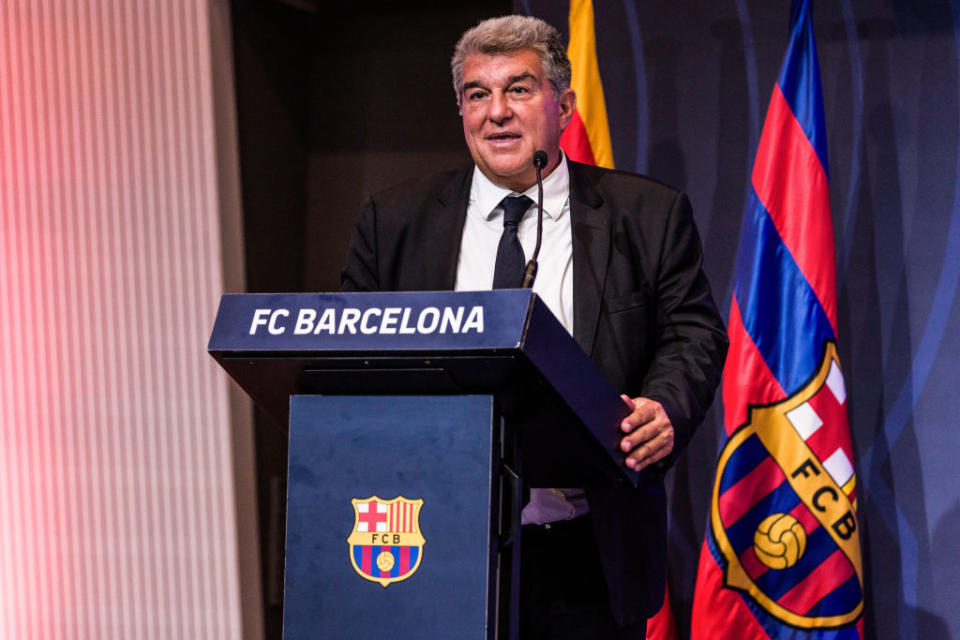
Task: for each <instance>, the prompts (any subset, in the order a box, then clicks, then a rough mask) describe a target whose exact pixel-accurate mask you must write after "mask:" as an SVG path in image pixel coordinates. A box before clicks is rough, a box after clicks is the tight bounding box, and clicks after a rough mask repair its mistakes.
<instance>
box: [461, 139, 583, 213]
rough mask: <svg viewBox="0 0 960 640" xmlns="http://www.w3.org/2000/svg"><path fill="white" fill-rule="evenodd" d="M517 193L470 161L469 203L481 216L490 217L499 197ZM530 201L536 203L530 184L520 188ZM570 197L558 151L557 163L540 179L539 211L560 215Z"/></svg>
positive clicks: (563, 159) (564, 164) (567, 173)
mask: <svg viewBox="0 0 960 640" xmlns="http://www.w3.org/2000/svg"><path fill="white" fill-rule="evenodd" d="M515 195H521V194H518V193H517V192H516V191H511V190H510V189H506V188H504V187H501V186H498V185H496V184H494V183H493V182H491V181H490V179H489V178H487V176H485V175H483V172H482V171H480V168H479V167H477V166H476V165H474V167H473V181H472V183H471V185H470V204H471V205H473V206H475V207H476V211H477V212H478V213H480V215H481V216H482V217H483V218H484V219H485V220H490V219H492V218H493V216H494V213H497V207H498V206H499V204H500V201H501V200H503V199H504V198H505V197H507V196H515ZM522 195H525V196H527V197H529V198H530V199H531V200H533V203H534V204H536V203H537V185H533V186H532V187H530V188H529V189H527V190H526V191H524V192H523V194H522ZM569 197H570V171H569V169H568V168H567V157H566V155H564V153H563V151H561V152H560V164H558V165H557V167H556V168H555V169H554V170H553V171H551V172H550V175H548V176H546V177H544V179H543V215H544V216H546V217H547V218H550V219H552V220H556V219H558V218H559V217H560V216H561V215H563V209H564V205H565V204H566V203H567V198H569Z"/></svg>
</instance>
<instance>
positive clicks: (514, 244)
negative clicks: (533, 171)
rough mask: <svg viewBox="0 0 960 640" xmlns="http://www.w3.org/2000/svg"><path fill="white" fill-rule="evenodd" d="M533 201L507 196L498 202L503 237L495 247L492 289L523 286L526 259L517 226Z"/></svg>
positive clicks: (522, 197) (524, 197)
mask: <svg viewBox="0 0 960 640" xmlns="http://www.w3.org/2000/svg"><path fill="white" fill-rule="evenodd" d="M531 204H533V200H531V199H530V198H528V197H527V196H507V197H506V198H504V199H503V200H501V201H500V206H502V207H503V235H501V236H500V245H499V246H498V247H497V264H496V266H495V267H494V269H493V288H494V289H516V288H519V287H520V285H521V284H523V272H524V269H525V268H526V266H527V259H526V258H525V257H524V255H523V247H522V246H520V238H518V237H517V225H519V224H520V220H521V219H523V214H524V213H526V212H527V209H529V208H530V205H531Z"/></svg>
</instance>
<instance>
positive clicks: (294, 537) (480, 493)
mask: <svg viewBox="0 0 960 640" xmlns="http://www.w3.org/2000/svg"><path fill="white" fill-rule="evenodd" d="M493 411H494V408H493V398H492V396H308V395H295V396H292V397H291V399H290V423H289V424H290V463H289V478H288V486H287V544H286V575H285V586H284V593H285V603H284V638H286V639H287V640H300V639H301V638H310V639H314V638H322V639H327V638H331V639H340V638H344V639H346V638H349V639H350V640H363V639H365V638H370V639H371V640H372V639H376V640H383V639H384V638H404V639H409V640H415V639H418V638H423V639H431V640H433V639H435V638H477V639H482V638H486V637H488V636H487V628H486V627H487V619H488V616H489V617H490V620H491V622H490V624H491V626H492V625H493V614H492V611H493V608H492V607H493V604H495V603H494V597H493V591H494V587H493V583H492V575H493V573H492V569H491V563H492V562H493V561H495V556H494V555H493V551H492V548H491V540H492V539H494V538H493V537H492V534H491V530H490V528H491V526H492V525H491V522H490V514H491V508H492V507H493V506H494V505H493V494H492V486H493V479H492V477H491V473H492V472H491V470H492V469H497V468H498V463H497V459H496V455H497V453H496V452H495V451H494V438H493V430H492V424H493Z"/></svg>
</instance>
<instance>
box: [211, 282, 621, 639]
mask: <svg viewBox="0 0 960 640" xmlns="http://www.w3.org/2000/svg"><path fill="white" fill-rule="evenodd" d="M208 349H209V352H210V354H211V355H212V356H213V357H214V358H215V359H216V360H217V362H218V363H219V364H220V365H221V366H222V367H223V368H224V369H225V370H226V371H227V372H228V373H229V374H230V375H231V376H232V377H233V378H234V380H236V382H237V383H238V384H239V385H240V386H241V387H242V388H243V389H244V390H245V391H246V392H247V393H248V394H249V395H250V397H251V398H252V399H253V400H254V401H255V402H256V403H257V405H258V406H260V407H261V408H262V409H263V410H264V411H265V412H266V413H267V414H268V415H270V416H271V417H272V418H273V419H274V420H275V421H276V422H277V423H278V424H281V425H288V426H289V439H290V448H289V465H288V484H287V541H286V565H285V575H284V613H283V620H284V638H287V639H289V640H299V639H301V638H349V639H351V640H360V639H363V638H371V639H372V638H377V639H378V640H382V638H384V637H402V638H405V639H414V638H424V639H427V638H429V639H434V638H478V639H492V638H515V637H517V628H518V627H517V623H518V611H517V595H518V585H519V549H520V546H521V545H522V536H521V535H520V531H521V529H520V525H519V514H520V509H521V507H522V506H523V501H524V494H525V488H529V487H605V486H617V485H627V484H632V485H636V483H637V482H638V474H637V473H636V472H633V471H631V470H629V469H628V468H626V467H625V466H624V465H623V454H622V453H621V452H620V450H619V440H620V436H619V432H618V429H617V425H618V424H619V422H620V420H622V419H623V417H624V416H626V415H627V413H628V410H627V408H626V405H625V404H624V403H623V401H622V400H621V399H620V397H619V394H618V393H617V391H616V390H615V389H613V388H612V386H611V385H610V384H609V382H607V380H606V379H605V378H604V377H603V375H602V374H601V373H600V372H599V371H598V370H597V369H596V367H595V366H594V365H593V363H592V362H591V361H590V359H589V358H588V357H587V355H586V354H585V353H584V352H583V351H582V350H581V349H580V348H579V346H578V345H577V344H576V343H575V342H574V340H573V339H572V338H571V337H570V335H569V334H568V333H567V332H566V330H565V329H564V328H563V326H562V325H561V324H560V323H559V322H558V321H557V319H556V318H555V317H554V316H553V315H552V314H551V312H550V311H549V309H547V307H546V305H545V304H544V303H543V301H541V300H540V299H539V298H538V297H537V296H536V295H535V294H533V293H532V292H530V291H528V290H498V291H477V292H395V293H331V294H242V295H225V296H223V298H222V300H221V302H220V308H219V311H218V313H217V318H216V321H215V324H214V328H213V332H212V335H211V338H210V343H209V347H208ZM558 561H562V559H558Z"/></svg>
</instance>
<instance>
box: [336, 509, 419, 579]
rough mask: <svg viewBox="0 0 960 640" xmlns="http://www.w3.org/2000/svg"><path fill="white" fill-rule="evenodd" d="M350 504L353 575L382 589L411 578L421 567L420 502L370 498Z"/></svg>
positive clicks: (348, 542)
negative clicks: (351, 505) (351, 512)
mask: <svg viewBox="0 0 960 640" xmlns="http://www.w3.org/2000/svg"><path fill="white" fill-rule="evenodd" d="M350 502H351V503H352V504H353V515H354V523H353V531H352V532H351V533H350V537H349V538H347V544H348V545H349V546H350V564H352V565H353V569H354V571H356V572H357V573H358V574H359V575H360V576H361V577H363V578H366V579H367V580H370V581H372V582H379V583H380V584H381V585H383V586H384V587H386V586H387V585H388V584H390V583H391V582H399V581H401V580H406V579H407V578H409V577H410V576H412V575H413V574H414V573H415V572H416V570H417V569H418V568H419V567H420V560H421V559H422V558H423V545H424V543H425V542H426V540H424V538H423V535H422V534H421V533H420V509H421V508H422V507H423V500H422V499H417V500H409V499H407V498H404V497H403V496H397V497H396V498H394V499H392V500H383V499H382V498H378V497H377V496H370V497H369V498H353V499H351V500H350Z"/></svg>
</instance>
